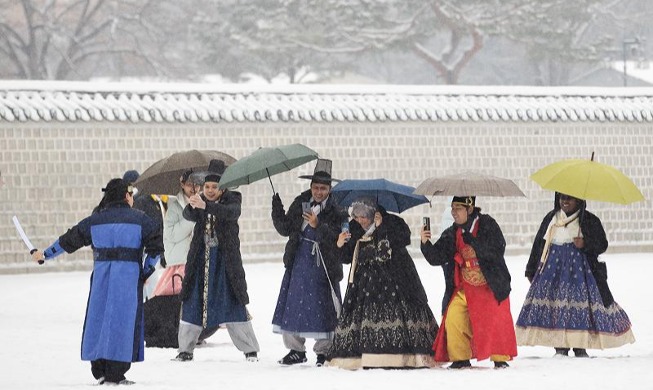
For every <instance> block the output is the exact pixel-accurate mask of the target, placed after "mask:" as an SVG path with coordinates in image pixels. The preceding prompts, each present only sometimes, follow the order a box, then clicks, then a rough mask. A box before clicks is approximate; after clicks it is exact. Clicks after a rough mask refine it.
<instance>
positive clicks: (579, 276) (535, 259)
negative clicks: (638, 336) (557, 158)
mask: <svg viewBox="0 0 653 390" xmlns="http://www.w3.org/2000/svg"><path fill="white" fill-rule="evenodd" d="M585 207H586V204H585V201H584V200H582V199H579V198H576V197H573V196H570V195H566V194H562V193H559V192H556V193H555V201H554V207H553V210H551V211H550V212H549V213H548V214H547V215H546V216H545V217H544V219H543V220H542V223H541V225H540V228H539V229H538V232H537V235H536V236H535V240H534V242H533V248H532V249H531V255H530V257H529V259H528V264H527V265H526V277H527V278H528V281H529V282H531V286H530V288H529V290H528V293H527V294H526V299H525V301H524V305H523V307H522V309H521V313H520V314H519V317H518V318H517V324H516V328H517V329H516V332H517V341H518V342H519V345H542V346H549V347H554V348H555V351H556V352H555V356H568V354H569V349H570V348H573V351H574V355H575V356H576V357H588V354H587V349H588V348H592V349H604V348H616V347H619V346H622V345H625V344H627V343H633V342H634V341H635V337H634V336H633V333H632V330H631V324H630V320H629V319H628V315H626V313H625V312H624V310H623V309H622V308H621V307H620V306H619V305H618V304H617V303H616V302H615V301H614V298H613V297H612V294H611V292H610V289H609V288H608V282H607V271H606V266H605V263H603V262H600V261H599V260H598V256H599V255H600V254H601V253H603V252H605V250H606V249H607V248H608V240H607V239H606V236H605V231H604V230H603V226H602V224H601V220H600V219H599V218H598V217H597V216H596V215H594V214H592V213H590V212H589V211H587V210H586V209H585Z"/></svg>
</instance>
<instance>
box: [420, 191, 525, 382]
mask: <svg viewBox="0 0 653 390" xmlns="http://www.w3.org/2000/svg"><path fill="white" fill-rule="evenodd" d="M475 203H476V197H475V196H456V197H454V198H453V200H452V202H451V215H452V216H453V218H454V223H453V225H452V226H451V227H449V228H447V229H446V230H444V231H443V232H442V235H441V236H440V239H438V240H437V241H436V242H435V243H431V241H430V239H431V232H430V231H428V230H425V229H422V231H421V240H422V245H421V249H422V253H423V254H424V257H425V258H426V260H427V261H428V262H429V264H431V265H440V266H442V267H443V269H444V273H445V280H446V290H445V295H444V299H443V303H442V307H443V319H442V324H443V326H441V327H440V330H439V331H438V335H437V336H436V338H435V343H434V344H433V350H434V351H435V360H436V361H438V362H453V363H452V364H451V365H450V366H449V368H452V369H460V368H467V367H471V363H470V362H469V360H470V359H473V358H475V359H477V360H479V361H480V360H484V359H488V358H489V359H490V360H492V361H493V362H494V366H495V368H507V367H508V363H507V361H508V360H511V359H512V358H513V357H515V356H517V342H516V339H515V328H514V326H513V321H512V315H511V314H510V299H509V295H510V273H509V272H508V267H507V266H506V262H505V259H504V257H503V256H504V252H505V247H506V241H505V239H504V238H503V233H502V232H501V228H500V227H499V225H498V224H497V223H496V221H495V220H494V219H493V218H492V217H490V216H489V215H485V214H481V209H480V208H478V207H476V206H475Z"/></svg>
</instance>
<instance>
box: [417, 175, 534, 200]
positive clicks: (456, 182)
mask: <svg viewBox="0 0 653 390" xmlns="http://www.w3.org/2000/svg"><path fill="white" fill-rule="evenodd" d="M414 193H415V194H419V195H443V196H526V195H524V193H523V192H522V190H520V189H519V187H517V184H515V183H514V182H513V181H512V180H509V179H504V178H501V177H496V176H491V175H485V174H482V173H477V172H470V171H467V172H461V173H456V174H453V175H447V176H439V177H430V178H428V179H426V180H424V181H423V182H422V183H421V184H420V185H419V186H417V188H416V189H415V192H414Z"/></svg>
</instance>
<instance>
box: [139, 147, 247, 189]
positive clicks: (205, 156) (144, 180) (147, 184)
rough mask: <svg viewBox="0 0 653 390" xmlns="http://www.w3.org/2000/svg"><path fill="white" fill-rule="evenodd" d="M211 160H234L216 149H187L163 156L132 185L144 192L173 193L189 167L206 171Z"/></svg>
mask: <svg viewBox="0 0 653 390" xmlns="http://www.w3.org/2000/svg"><path fill="white" fill-rule="evenodd" d="M211 160H221V161H224V163H225V165H227V166H229V165H231V164H233V163H235V162H236V159H235V158H233V157H231V156H230V155H228V154H226V153H223V152H218V151H216V150H187V151H185V152H178V153H173V154H171V155H170V156H168V157H166V158H163V159H161V160H159V161H157V162H155V163H154V164H152V165H151V166H150V167H149V168H147V169H146V170H145V172H143V174H142V175H140V177H139V178H138V180H136V182H135V183H134V185H135V186H136V188H138V190H139V191H140V192H142V193H145V194H168V195H175V194H176V193H177V192H179V189H180V187H179V178H180V177H181V175H182V174H183V173H184V172H186V171H187V170H189V169H192V170H193V171H196V172H198V171H206V170H207V169H208V168H209V163H210V162H211Z"/></svg>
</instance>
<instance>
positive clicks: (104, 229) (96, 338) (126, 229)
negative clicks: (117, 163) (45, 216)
mask: <svg viewBox="0 0 653 390" xmlns="http://www.w3.org/2000/svg"><path fill="white" fill-rule="evenodd" d="M102 191H104V197H103V198H102V201H101V202H100V204H99V205H98V207H97V208H96V210H97V211H96V212H94V213H93V214H92V215H91V216H89V217H87V218H85V219H83V220H81V221H80V222H79V223H78V224H77V225H75V226H73V227H72V228H70V229H69V230H68V231H67V232H66V233H64V234H63V235H62V236H60V237H59V239H58V240H56V241H55V242H54V243H53V244H52V245H50V246H49V247H48V248H47V249H46V250H44V251H40V250H36V249H35V250H33V251H32V252H33V253H32V258H33V259H34V260H35V261H39V262H43V260H50V259H53V258H55V257H57V256H59V255H61V254H62V253H64V252H66V253H72V252H75V251H76V250H78V249H80V248H82V247H85V246H89V245H90V246H91V247H92V248H93V273H92V274H91V285H90V291H89V296H88V304H87V307H86V318H85V320H84V328H83V329H84V330H83V334H82V351H81V355H82V360H84V361H90V362H91V373H92V374H93V376H94V377H95V378H96V379H97V380H98V384H103V383H107V384H131V383H133V382H131V381H128V380H127V379H126V378H125V373H126V372H127V371H128V370H129V369H130V367H131V363H132V362H141V361H143V360H144V356H143V350H144V346H145V345H144V337H143V305H142V303H143V282H144V281H145V279H147V277H148V276H149V275H150V274H151V273H152V272H153V271H154V266H155V265H156V263H157V262H158V261H159V260H160V259H161V257H162V255H163V239H162V237H161V233H160V232H161V230H160V229H159V226H157V224H156V222H155V221H153V220H152V219H151V218H150V217H148V216H147V215H145V214H144V213H143V212H141V211H138V210H134V209H132V208H131V206H132V205H133V202H134V198H133V187H132V186H131V185H130V184H128V183H127V182H125V181H123V180H122V179H119V178H117V179H112V180H111V181H109V183H108V184H107V186H106V187H105V188H103V189H102ZM143 253H145V259H144V260H143V258H144V255H143Z"/></svg>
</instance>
